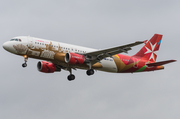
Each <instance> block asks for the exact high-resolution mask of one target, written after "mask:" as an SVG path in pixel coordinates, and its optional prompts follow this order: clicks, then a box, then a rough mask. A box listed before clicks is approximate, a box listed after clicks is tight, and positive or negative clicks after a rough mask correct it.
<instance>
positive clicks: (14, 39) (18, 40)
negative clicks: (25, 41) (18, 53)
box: [10, 39, 21, 42]
mask: <svg viewBox="0 0 180 119" xmlns="http://www.w3.org/2000/svg"><path fill="white" fill-rule="evenodd" d="M10 41H20V42H21V39H11V40H10Z"/></svg>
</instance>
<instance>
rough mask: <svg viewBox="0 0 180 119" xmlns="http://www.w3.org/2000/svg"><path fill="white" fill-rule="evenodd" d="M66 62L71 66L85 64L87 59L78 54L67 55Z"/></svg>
mask: <svg viewBox="0 0 180 119" xmlns="http://www.w3.org/2000/svg"><path fill="white" fill-rule="evenodd" d="M65 62H66V63H69V64H83V63H84V62H85V57H84V56H83V55H80V54H76V53H66V55H65Z"/></svg>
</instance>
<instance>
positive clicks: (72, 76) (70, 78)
mask: <svg viewBox="0 0 180 119" xmlns="http://www.w3.org/2000/svg"><path fill="white" fill-rule="evenodd" d="M69 72H70V75H69V76H68V77H67V79H68V80H69V81H72V80H74V79H75V75H74V74H72V69H71V68H70V69H69Z"/></svg>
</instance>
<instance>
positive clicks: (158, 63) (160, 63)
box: [146, 60, 176, 66]
mask: <svg viewBox="0 0 180 119" xmlns="http://www.w3.org/2000/svg"><path fill="white" fill-rule="evenodd" d="M175 61H176V60H167V61H162V62H155V63H149V64H146V65H147V66H161V65H165V64H168V63H171V62H175Z"/></svg>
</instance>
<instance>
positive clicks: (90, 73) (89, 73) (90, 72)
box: [86, 69, 94, 76]
mask: <svg viewBox="0 0 180 119" xmlns="http://www.w3.org/2000/svg"><path fill="white" fill-rule="evenodd" d="M86 74H87V75H88V76H91V75H93V74H94V70H93V69H89V70H87V71H86Z"/></svg>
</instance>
